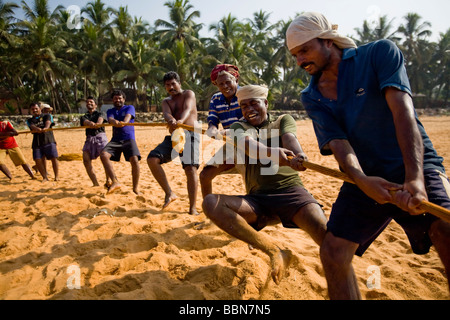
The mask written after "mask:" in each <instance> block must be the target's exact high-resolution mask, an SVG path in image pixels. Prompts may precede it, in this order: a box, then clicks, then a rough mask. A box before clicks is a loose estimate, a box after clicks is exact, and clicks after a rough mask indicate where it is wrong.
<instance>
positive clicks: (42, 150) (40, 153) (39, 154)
mask: <svg viewBox="0 0 450 320" xmlns="http://www.w3.org/2000/svg"><path fill="white" fill-rule="evenodd" d="M44 156H45V157H46V158H47V159H48V160H50V159H53V158H58V150H57V149H56V143H49V144H46V145H45V146H42V147H39V148H36V149H33V160H37V159H42V158H43V157H44Z"/></svg>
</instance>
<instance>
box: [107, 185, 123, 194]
mask: <svg viewBox="0 0 450 320" xmlns="http://www.w3.org/2000/svg"><path fill="white" fill-rule="evenodd" d="M120 187H121V185H120V184H119V183H113V184H112V185H110V186H109V188H108V191H107V192H106V194H111V193H114V192H116V191H118V190H120Z"/></svg>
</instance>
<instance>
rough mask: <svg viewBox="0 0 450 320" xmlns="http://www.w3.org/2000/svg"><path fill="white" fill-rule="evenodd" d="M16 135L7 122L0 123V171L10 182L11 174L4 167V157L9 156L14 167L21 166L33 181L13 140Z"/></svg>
mask: <svg viewBox="0 0 450 320" xmlns="http://www.w3.org/2000/svg"><path fill="white" fill-rule="evenodd" d="M17 135H18V133H17V131H16V130H15V129H14V128H13V126H12V125H11V123H9V122H8V121H2V122H0V171H1V172H3V173H4V174H5V175H6V176H7V177H8V178H9V180H12V176H11V172H10V171H9V169H8V167H7V166H6V155H9V157H10V158H11V160H12V162H13V163H14V165H15V166H16V167H18V166H20V165H22V168H23V169H24V170H25V172H26V173H28V175H29V176H30V177H31V179H35V177H34V174H33V171H32V170H31V168H30V166H29V165H28V163H27V161H26V160H25V157H24V156H23V153H22V151H21V150H20V148H19V146H18V145H17V142H16V139H15V138H14V136H17Z"/></svg>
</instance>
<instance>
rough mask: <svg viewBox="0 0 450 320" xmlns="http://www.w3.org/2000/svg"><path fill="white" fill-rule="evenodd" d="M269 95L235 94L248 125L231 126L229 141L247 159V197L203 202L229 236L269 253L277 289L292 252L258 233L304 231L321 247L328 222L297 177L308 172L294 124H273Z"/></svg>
mask: <svg viewBox="0 0 450 320" xmlns="http://www.w3.org/2000/svg"><path fill="white" fill-rule="evenodd" d="M267 94H268V89H267V88H266V87H262V86H256V85H248V86H244V87H241V88H240V89H239V90H238V91H237V93H236V95H237V97H238V101H239V105H240V107H241V109H242V113H243V115H244V118H245V120H244V121H239V122H235V123H234V124H233V125H232V126H231V136H232V138H233V139H234V142H235V145H236V147H237V148H236V149H237V152H238V154H237V161H242V160H245V186H246V191H247V194H246V195H245V196H228V195H222V194H209V195H207V196H206V197H205V199H204V201H203V211H204V213H205V214H206V216H208V217H209V218H210V219H211V221H213V222H214V223H215V224H216V225H217V226H218V227H219V228H221V229H222V230H224V231H225V232H227V233H229V234H230V235H231V236H233V237H235V238H238V239H240V240H242V241H245V242H247V243H248V244H250V245H252V246H254V247H256V248H258V249H260V250H262V251H263V252H265V253H266V254H267V255H268V256H269V257H270V260H271V264H272V266H271V267H272V278H273V280H274V281H275V283H277V284H278V283H279V282H280V280H281V279H282V277H283V275H284V272H285V270H286V268H287V266H288V264H289V260H290V258H291V253H290V251H289V250H286V249H281V248H280V247H279V246H278V245H277V244H275V243H274V242H273V240H272V239H271V238H270V237H268V236H267V235H266V234H264V233H261V232H258V231H259V230H261V229H263V228H264V227H265V226H267V225H269V224H274V223H278V222H281V223H282V224H283V226H284V227H286V228H302V229H303V230H305V231H306V232H307V233H308V234H309V235H310V236H311V237H312V238H313V240H314V241H315V242H316V243H317V244H319V245H320V244H321V243H322V240H323V237H324V236H325V232H326V222H327V221H326V217H325V215H324V213H323V211H322V209H321V207H320V205H319V204H318V203H317V201H316V200H315V199H314V198H313V196H312V195H311V194H310V193H309V192H308V191H307V190H306V189H305V188H304V187H303V184H302V181H301V179H300V177H299V175H298V172H297V171H303V170H305V168H304V167H303V166H302V162H303V161H304V160H306V155H305V153H304V152H303V149H302V147H301V145H300V143H299V141H298V140H297V137H296V123H295V121H294V119H293V118H292V117H291V116H290V115H283V116H280V117H279V118H278V119H276V120H273V119H271V118H270V117H269V115H268V114H267V105H268V102H267ZM240 159H241V160H240Z"/></svg>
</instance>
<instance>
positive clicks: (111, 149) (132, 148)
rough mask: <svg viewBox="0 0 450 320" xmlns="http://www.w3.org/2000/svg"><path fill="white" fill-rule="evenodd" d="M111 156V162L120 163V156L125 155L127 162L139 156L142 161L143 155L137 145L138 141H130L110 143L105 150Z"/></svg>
mask: <svg viewBox="0 0 450 320" xmlns="http://www.w3.org/2000/svg"><path fill="white" fill-rule="evenodd" d="M103 151H104V152H107V153H109V154H110V155H111V161H116V162H119V161H120V156H121V155H122V153H123V156H124V157H125V160H126V161H130V158H131V157H134V156H137V157H138V160H141V154H140V153H139V149H138V147H137V144H136V140H133V139H130V140H125V141H110V142H108V144H107V145H106V146H105V148H104V149H103Z"/></svg>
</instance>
